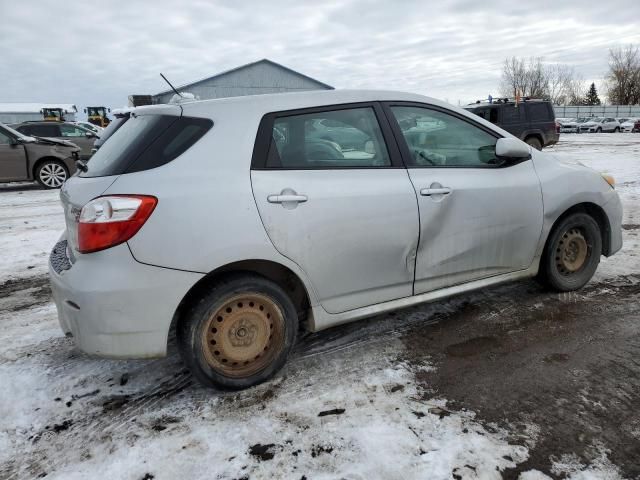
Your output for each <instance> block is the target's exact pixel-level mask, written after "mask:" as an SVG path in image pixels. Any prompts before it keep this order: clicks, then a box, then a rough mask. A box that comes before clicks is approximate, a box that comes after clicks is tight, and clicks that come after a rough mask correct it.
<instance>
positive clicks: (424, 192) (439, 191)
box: [420, 187, 452, 197]
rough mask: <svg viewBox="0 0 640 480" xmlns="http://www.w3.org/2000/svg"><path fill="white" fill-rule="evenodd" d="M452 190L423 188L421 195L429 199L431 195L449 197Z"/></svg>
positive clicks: (446, 188) (447, 188)
mask: <svg viewBox="0 0 640 480" xmlns="http://www.w3.org/2000/svg"><path fill="white" fill-rule="evenodd" d="M451 191H452V190H451V189H450V188H449V187H440V188H423V189H422V190H420V195H423V196H425V197H429V196H431V195H448V194H450V193H451Z"/></svg>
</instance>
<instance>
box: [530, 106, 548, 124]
mask: <svg viewBox="0 0 640 480" xmlns="http://www.w3.org/2000/svg"><path fill="white" fill-rule="evenodd" d="M529 116H530V117H531V121H532V122H539V121H541V120H550V119H551V115H550V114H549V107H548V106H547V104H546V103H530V104H529Z"/></svg>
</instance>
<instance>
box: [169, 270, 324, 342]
mask: <svg viewBox="0 0 640 480" xmlns="http://www.w3.org/2000/svg"><path fill="white" fill-rule="evenodd" d="M243 273H244V274H253V275H260V276H262V277H264V278H266V279H268V280H271V281H272V282H274V283H276V284H277V285H278V286H280V287H281V288H282V289H283V290H284V291H285V292H286V293H287V294H288V295H289V298H290V299H291V301H292V302H293V304H294V306H295V307H296V311H297V312H298V317H299V319H300V321H301V323H302V322H304V321H305V320H306V316H307V312H308V311H309V309H310V307H311V297H310V296H309V292H308V290H307V286H306V285H305V283H304V282H303V281H302V279H301V278H300V276H299V275H298V274H296V273H295V272H294V271H293V270H291V269H290V268H288V267H286V266H284V265H282V264H281V263H278V262H274V261H272V260H262V259H252V260H241V261H236V262H232V263H229V264H226V265H223V266H221V267H218V268H216V269H215V270H212V271H211V272H209V273H208V274H206V275H205V276H204V277H202V278H201V279H200V280H198V282H196V284H195V285H193V286H192V287H191V288H190V289H189V291H188V292H187V293H186V294H185V296H184V297H183V298H182V300H181V301H180V303H179V304H178V307H177V308H176V311H175V313H174V315H173V318H172V320H171V325H170V327H169V331H170V332H174V331H175V327H176V325H177V324H178V322H180V321H181V319H182V318H183V316H184V313H185V311H186V310H187V309H188V307H189V306H190V305H192V304H193V302H194V301H196V300H197V299H198V298H199V297H200V296H201V295H202V294H203V292H205V291H206V290H207V289H208V288H210V286H211V285H212V284H213V283H214V282H216V281H218V280H221V279H223V278H225V277H228V276H230V275H236V274H243Z"/></svg>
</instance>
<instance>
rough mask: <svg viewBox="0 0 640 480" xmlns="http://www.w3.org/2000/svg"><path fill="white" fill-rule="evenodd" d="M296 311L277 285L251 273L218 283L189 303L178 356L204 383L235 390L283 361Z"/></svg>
mask: <svg viewBox="0 0 640 480" xmlns="http://www.w3.org/2000/svg"><path fill="white" fill-rule="evenodd" d="M297 331H298V315H297V313H296V308H295V306H294V305H293V302H292V301H291V299H290V298H289V296H288V295H287V294H286V293H285V291H284V290H283V289H282V288H280V286H278V285H277V284H275V283H273V282H271V281H269V280H267V279H266V278H263V277H260V276H258V275H253V274H234V275H232V276H229V277H227V278H226V279H224V280H222V281H218V282H216V283H214V284H213V285H211V287H210V288H209V289H208V290H207V291H206V292H205V293H204V294H202V296H201V297H200V298H199V299H197V300H196V301H194V303H193V305H192V306H191V308H189V309H188V311H187V312H186V314H185V315H184V316H183V317H182V318H181V320H180V321H179V323H178V326H177V330H176V337H177V341H178V349H179V350H180V355H181V356H182V359H183V361H184V363H185V364H186V366H187V367H188V368H189V370H190V371H191V373H193V375H194V376H195V377H196V378H197V379H198V380H199V381H200V382H201V383H203V384H204V385H206V386H210V387H219V388H223V389H229V390H239V389H243V388H248V387H251V386H253V385H257V384H259V383H262V382H264V381H265V380H267V379H269V378H271V377H272V376H273V375H275V373H276V372H278V371H279V370H280V369H281V368H282V367H283V365H284V364H285V362H286V360H287V357H288V355H289V352H290V351H291V348H292V347H293V345H294V344H295V341H296V335H297Z"/></svg>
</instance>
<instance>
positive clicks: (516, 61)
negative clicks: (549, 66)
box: [500, 57, 547, 97]
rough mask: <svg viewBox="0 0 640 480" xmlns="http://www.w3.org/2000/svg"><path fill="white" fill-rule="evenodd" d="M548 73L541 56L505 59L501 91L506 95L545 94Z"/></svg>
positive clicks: (529, 95) (533, 95) (534, 95)
mask: <svg viewBox="0 0 640 480" xmlns="http://www.w3.org/2000/svg"><path fill="white" fill-rule="evenodd" d="M546 83H547V73H546V71H545V68H544V65H543V64H542V59H541V58H533V57H531V58H530V59H529V60H524V59H522V58H517V57H511V58H508V59H507V60H505V62H504V66H503V69H502V84H501V87H500V89H501V93H502V94H503V95H504V96H505V97H510V96H514V97H515V96H516V95H521V96H523V97H540V96H545V95H546V92H545V88H546Z"/></svg>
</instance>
